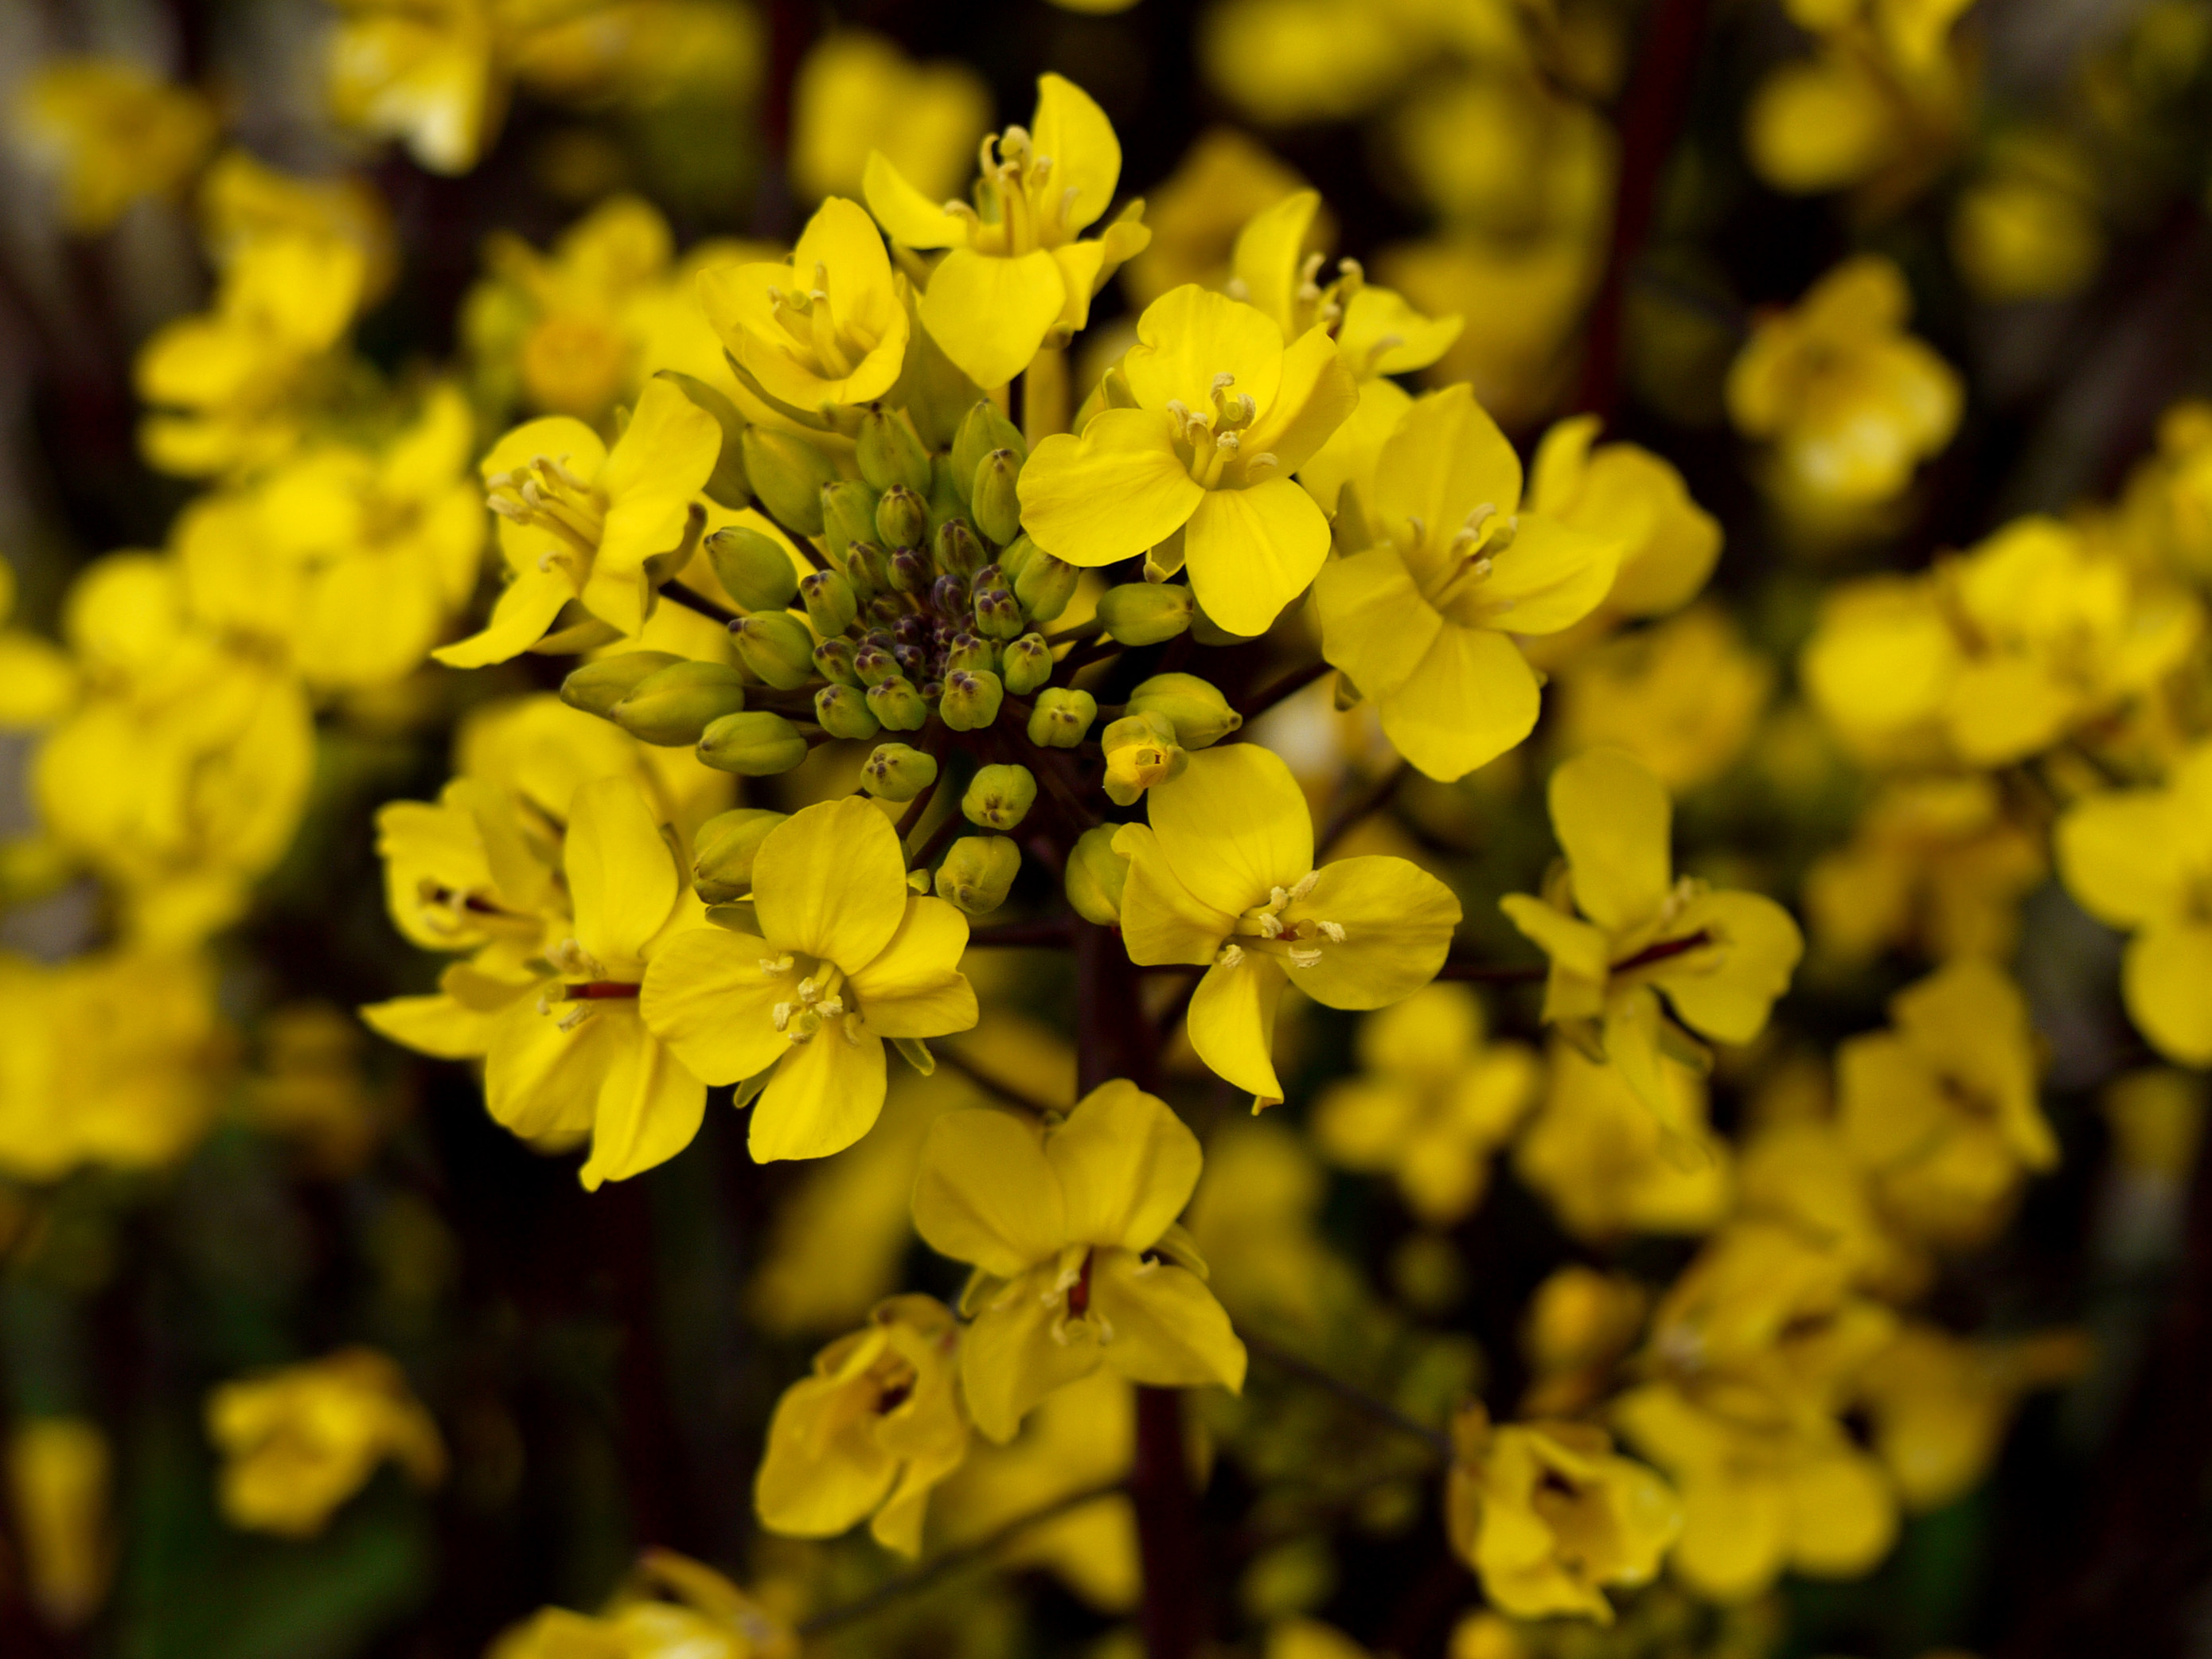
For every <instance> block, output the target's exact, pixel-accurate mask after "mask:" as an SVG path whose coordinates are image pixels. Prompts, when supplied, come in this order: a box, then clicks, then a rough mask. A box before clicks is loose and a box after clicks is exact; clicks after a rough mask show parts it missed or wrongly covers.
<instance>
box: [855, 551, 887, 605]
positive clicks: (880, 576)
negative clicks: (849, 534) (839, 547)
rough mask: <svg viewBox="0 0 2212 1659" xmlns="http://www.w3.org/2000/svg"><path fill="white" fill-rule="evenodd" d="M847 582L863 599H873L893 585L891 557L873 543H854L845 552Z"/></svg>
mask: <svg viewBox="0 0 2212 1659" xmlns="http://www.w3.org/2000/svg"><path fill="white" fill-rule="evenodd" d="M845 580H847V581H848V582H850V583H852V584H853V592H854V593H855V594H857V595H858V596H859V597H860V598H861V599H874V598H875V597H876V595H878V593H881V592H884V591H885V590H886V589H888V588H889V587H890V585H891V567H890V556H889V555H887V554H886V553H884V550H883V549H882V548H880V547H878V546H877V545H876V544H874V543H873V542H854V543H853V544H851V545H850V546H848V548H846V550H845Z"/></svg>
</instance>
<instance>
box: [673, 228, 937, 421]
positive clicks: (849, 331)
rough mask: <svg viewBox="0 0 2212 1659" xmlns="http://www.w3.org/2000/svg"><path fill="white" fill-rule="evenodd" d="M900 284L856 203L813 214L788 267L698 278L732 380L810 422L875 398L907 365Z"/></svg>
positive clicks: (726, 267)
mask: <svg viewBox="0 0 2212 1659" xmlns="http://www.w3.org/2000/svg"><path fill="white" fill-rule="evenodd" d="M905 289H906V279H905V277H904V276H894V275H893V274H892V271H891V262H890V256H889V255H888V254H886V253H885V252H884V239H883V238H882V237H881V236H880V235H879V234H877V231H876V228H875V226H874V225H873V224H872V223H871V222H869V219H868V216H867V214H866V213H865V212H864V211H862V210H861V209H860V205H859V204H857V203H854V202H848V201H846V200H845V199H844V198H843V197H831V198H830V199H829V200H828V201H826V202H824V203H823V204H822V205H821V206H820V207H819V208H817V209H816V210H815V213H814V216H813V217H812V218H811V219H810V220H808V221H807V222H806V228H805V230H803V231H801V232H800V233H799V246H797V247H795V248H794V249H793V250H792V254H791V258H789V259H788V260H787V261H781V262H777V263H774V264H768V263H763V264H742V265H740V264H723V265H715V266H712V267H710V268H708V270H705V271H702V273H701V274H700V277H699V295H700V299H701V301H702V303H703V304H704V305H705V307H706V308H707V318H708V321H709V322H711V323H712V324H713V325H714V331H715V332H716V333H718V334H719V335H720V336H721V338H722V342H723V343H724V344H725V345H726V346H727V347H728V348H729V349H730V355H731V358H732V361H733V362H735V363H736V364H737V366H738V370H739V372H740V373H742V374H746V375H748V376H750V378H751V380H753V382H754V383H755V384H756V385H757V386H758V387H759V388H760V389H761V390H762V391H763V392H766V393H767V394H768V395H769V397H770V398H775V399H776V400H777V401H779V402H781V403H784V404H790V405H791V406H793V408H795V409H798V410H804V411H805V412H806V413H808V414H812V413H814V412H815V411H816V410H827V411H834V410H837V409H841V408H843V407H845V406H847V405H848V404H865V403H869V402H872V401H873V400H874V399H876V398H881V397H882V396H883V395H884V393H885V392H889V391H890V389H891V387H892V386H893V385H894V384H895V383H896V381H897V380H898V377H899V369H900V368H901V367H902V365H903V364H904V363H905V362H906V348H907V334H908V325H907V313H906V300H905Z"/></svg>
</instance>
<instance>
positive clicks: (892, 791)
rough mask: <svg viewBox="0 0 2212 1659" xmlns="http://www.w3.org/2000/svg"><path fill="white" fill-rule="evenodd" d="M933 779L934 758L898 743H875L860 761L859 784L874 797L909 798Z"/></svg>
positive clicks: (887, 798)
mask: <svg viewBox="0 0 2212 1659" xmlns="http://www.w3.org/2000/svg"><path fill="white" fill-rule="evenodd" d="M936 781H937V757H936V756H934V755H931V754H927V753H925V752H923V751H922V750H919V749H912V748H909V747H908V746H907V745H906V744H902V743H879V744H877V745H876V747H875V752H874V753H873V754H872V755H870V756H869V757H867V759H866V760H865V761H863V762H861V763H860V787H861V788H863V789H865V790H866V791H867V792H868V793H870V794H872V795H873V796H874V797H875V798H876V799H878V800H912V799H914V798H915V796H916V795H918V794H920V793H921V792H922V791H923V790H925V789H927V788H928V787H929V786H930V785H931V784H933V783H935V782H936Z"/></svg>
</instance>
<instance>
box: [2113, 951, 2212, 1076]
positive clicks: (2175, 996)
mask: <svg viewBox="0 0 2212 1659" xmlns="http://www.w3.org/2000/svg"><path fill="white" fill-rule="evenodd" d="M2120 987H2121V990H2122V992H2123V994H2124V995H2125V997H2126V999H2127V1005H2128V1016H2129V1018H2131V1019H2133V1020H2134V1021H2135V1023H2136V1027H2137V1029H2139V1030H2141V1031H2142V1034H2143V1035H2144V1036H2147V1037H2148V1038H2149V1039H2150V1041H2151V1043H2152V1045H2153V1046H2154V1048H2157V1049H2158V1050H2159V1052H2160V1053H2161V1054H2165V1055H2166V1056H2167V1057H2168V1058H2169V1059H2172V1060H2179V1061H2180V1062H2181V1063H2182V1064H2183V1065H2185V1066H2206V1065H2212V989H2208V987H2212V927H2201V926H2195V925H2191V924H2189V923H2171V924H2166V925H2162V926H2161V925H2154V926H2152V927H2149V928H2147V929H2146V930H2145V931H2144V932H2143V933H2142V934H2140V935H2139V936H2137V937H2136V939H2134V940H2133V941H2132V942H2131V943H2130V945H2129V946H2128V952H2127V955H2126V957H2124V958H2123V959H2122V963H2121V973H2120Z"/></svg>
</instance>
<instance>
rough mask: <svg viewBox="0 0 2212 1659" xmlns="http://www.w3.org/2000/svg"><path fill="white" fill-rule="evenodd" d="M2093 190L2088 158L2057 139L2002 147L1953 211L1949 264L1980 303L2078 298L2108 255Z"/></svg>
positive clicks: (2020, 137) (2015, 138)
mask: <svg viewBox="0 0 2212 1659" xmlns="http://www.w3.org/2000/svg"><path fill="white" fill-rule="evenodd" d="M2097 184H2098V180H2097V174H2096V171H2095V169H2094V167H2093V166H2092V165H2091V164H2090V162H2089V160H2088V158H2087V157H2086V156H2084V155H2082V154H2081V152H2080V151H2079V150H2078V149H2075V147H2074V146H2073V145H2072V144H2071V143H2069V142H2068V140H2067V139H2066V138H2065V137H2064V136H2063V135H2062V134H2058V133H2045V132H2033V131H2029V132H2021V133H2018V134H2015V135H2012V136H2010V137H2008V138H2007V139H2004V140H2000V141H1999V142H1998V143H1996V144H1994V145H1992V146H1991V155H1990V160H1989V162H1988V164H1987V167H1985V169H1984V172H1983V173H1981V175H1980V176H1979V177H1978V178H1977V179H1974V181H1973V182H1972V183H1971V184H1969V185H1967V186H1966V188H1965V189H1964V190H1962V191H1960V192H1959V197H1958V200H1957V201H1956V203H1954V204H1953V206H1952V209H1951V259H1952V263H1953V264H1955V265H1957V266H1958V268H1959V274H1960V276H1963V277H1965V278H1966V283H1967V285H1968V286H1969V287H1971V288H1972V289H1973V290H1974V292H1975V293H1976V294H1977V295H1979V296H1980V297H1981V298H1983V299H1984V300H1995V301H2005V300H2048V299H2058V298H2062V297H2063V296H2065V295H2069V294H2075V293H2079V292H2080V291H2081V289H2084V288H2086V287H2087V286H2088V284H2089V281H2090V279H2091V278H2092V277H2093V276H2095V275H2096V273H2097V266H2098V264H2100V261H2102V259H2103V258H2104V254H2105V229H2104V226H2103V224H2102V222H2101V221H2100V204H2099V201H2098V190H2097Z"/></svg>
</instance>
